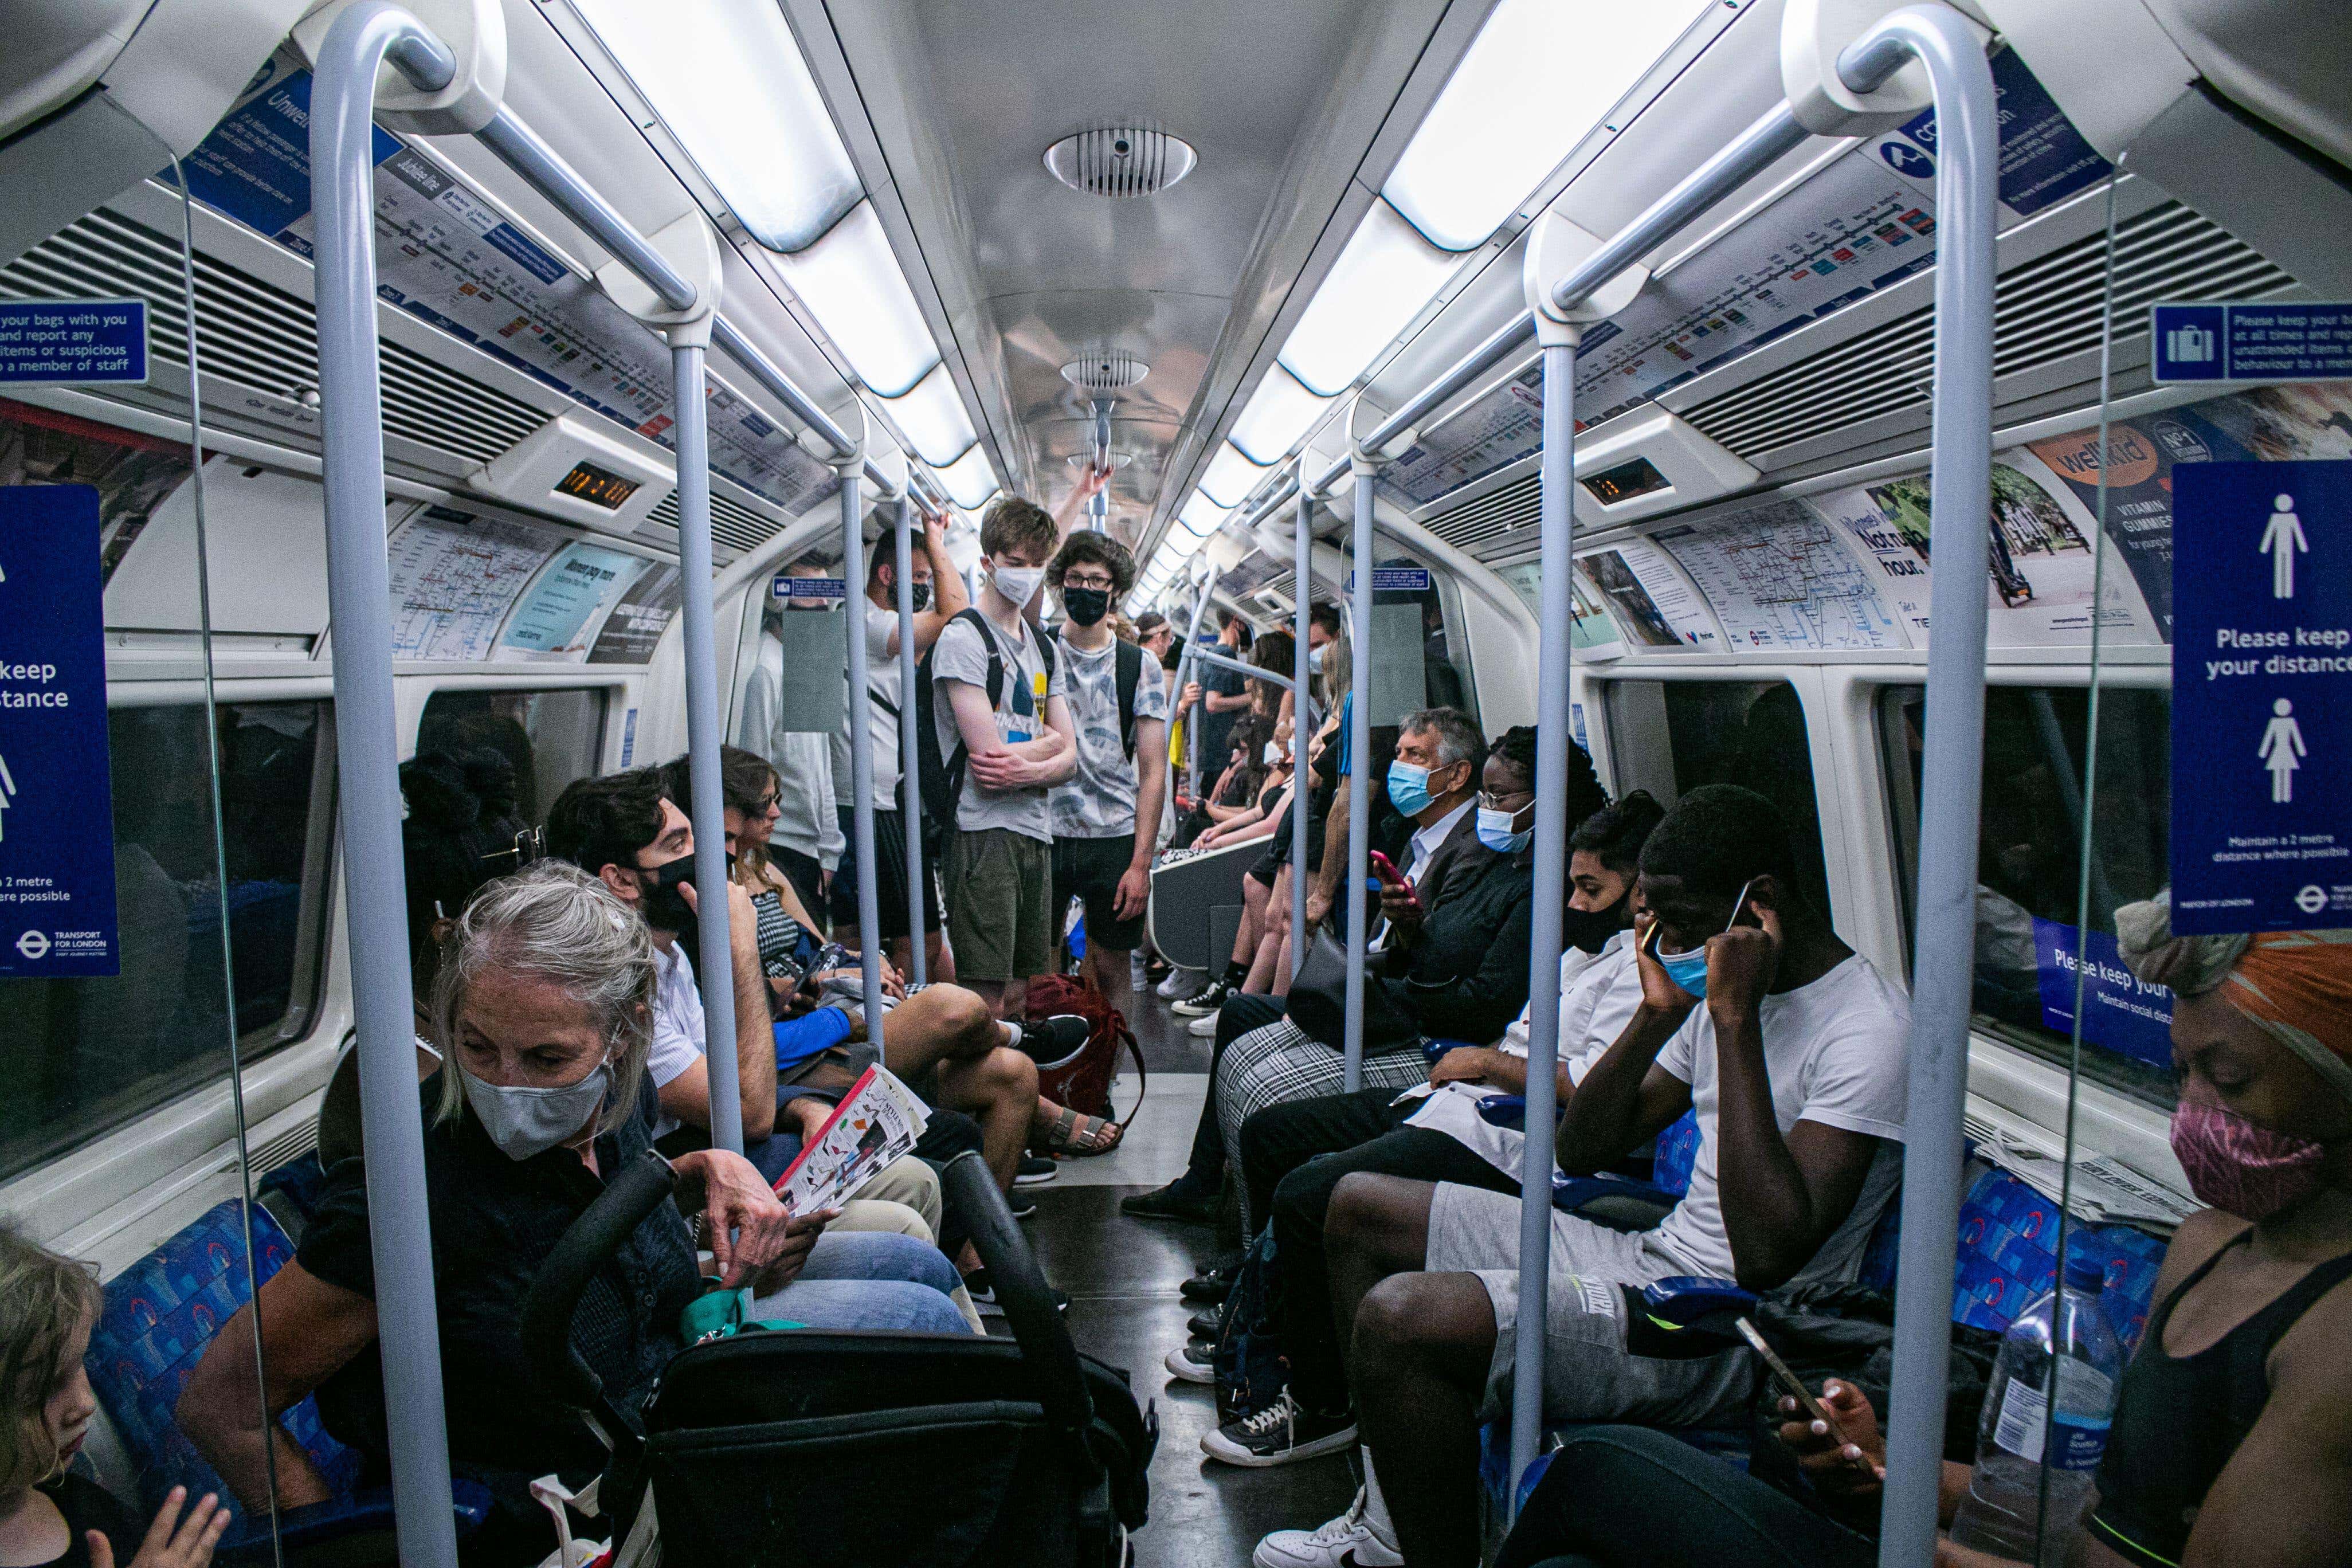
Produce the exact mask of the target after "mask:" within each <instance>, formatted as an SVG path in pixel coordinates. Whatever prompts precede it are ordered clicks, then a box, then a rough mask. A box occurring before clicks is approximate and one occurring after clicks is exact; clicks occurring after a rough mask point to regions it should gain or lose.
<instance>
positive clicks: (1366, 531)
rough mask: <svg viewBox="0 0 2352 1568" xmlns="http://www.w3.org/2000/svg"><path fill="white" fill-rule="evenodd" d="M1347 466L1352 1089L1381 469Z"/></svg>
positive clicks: (1360, 997)
mask: <svg viewBox="0 0 2352 1568" xmlns="http://www.w3.org/2000/svg"><path fill="white" fill-rule="evenodd" d="M1348 467H1349V470H1350V471H1351V472H1352V473H1353V474H1354V475H1355V479H1356V490H1355V497H1354V500H1355V532H1354V536H1353V538H1352V540H1351V546H1352V549H1353V552H1354V555H1355V559H1354V561H1353V562H1352V563H1350V565H1351V567H1352V573H1351V575H1352V578H1353V581H1352V583H1351V584H1350V585H1349V595H1348V599H1349V607H1350V610H1351V611H1352V616H1351V619H1352V620H1353V622H1354V626H1355V632H1354V637H1355V644H1356V646H1355V657H1354V658H1352V659H1350V660H1349V669H1348V674H1349V688H1348V689H1349V709H1350V714H1349V726H1348V759H1349V760H1348V1011H1347V1023H1346V1026H1345V1032H1344V1035H1343V1039H1342V1044H1341V1047H1340V1050H1341V1068H1342V1073H1343V1076H1342V1078H1341V1080H1340V1087H1341V1088H1342V1089H1345V1090H1346V1092H1348V1093H1349V1094H1353V1093H1355V1092H1356V1091H1357V1090H1358V1089H1361V1088H1363V1087H1364V946H1365V943H1366V942H1368V941H1369V940H1370V927H1369V925H1368V924H1367V922H1368V921H1370V916H1371V910H1370V901H1371V900H1370V898H1369V897H1367V895H1366V893H1365V889H1364V882H1365V879H1367V878H1368V877H1370V875H1371V858H1370V856H1371V847H1372V846H1371V833H1372V781H1371V779H1370V774H1369V770H1370V767H1371V759H1372V482H1373V480H1374V479H1376V478H1377V477H1378V476H1379V474H1380V468H1379V467H1378V466H1377V465H1376V464H1375V463H1374V462H1373V460H1372V459H1371V458H1370V457H1368V456H1366V455H1365V454H1364V453H1363V452H1361V451H1358V452H1357V453H1355V454H1354V455H1353V456H1351V457H1350V458H1349V459H1348Z"/></svg>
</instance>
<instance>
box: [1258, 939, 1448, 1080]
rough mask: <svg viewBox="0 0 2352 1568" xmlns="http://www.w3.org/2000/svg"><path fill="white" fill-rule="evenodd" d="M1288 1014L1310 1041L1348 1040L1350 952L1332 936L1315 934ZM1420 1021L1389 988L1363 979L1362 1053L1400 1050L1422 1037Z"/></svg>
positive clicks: (1337, 1045) (1336, 1045)
mask: <svg viewBox="0 0 2352 1568" xmlns="http://www.w3.org/2000/svg"><path fill="white" fill-rule="evenodd" d="M1284 1012H1285V1014H1286V1016H1288V1018H1289V1019H1290V1021H1291V1022H1292V1023H1294V1024H1296V1025H1297V1026H1299V1028H1301V1029H1302V1030H1304V1031H1306V1033H1307V1035H1308V1036H1309V1037H1312V1038H1314V1039H1316V1040H1318V1041H1320V1042H1321V1043H1323V1044H1324V1045H1327V1046H1328V1047H1331V1048H1332V1049H1333V1050H1338V1049H1339V1048H1340V1042H1341V1041H1343V1040H1345V1039H1346V1038H1347V1037H1348V950H1347V949H1346V948H1345V947H1343V946H1341V945H1340V944H1339V942H1336V941H1334V940H1333V939H1332V937H1331V934H1330V932H1328V931H1317V932H1316V933H1315V942H1314V945H1313V946H1311V947H1309V948H1308V949H1307V962H1306V963H1304V964H1303V965H1301V966H1300V968H1299V971H1298V973H1297V975H1296V976H1295V977H1294V978H1293V979H1292V980H1291V982H1290V996H1289V1000H1288V1003H1287V1005H1286V1006H1285V1008H1284ZM1421 1033H1422V1031H1421V1021H1420V1020H1419V1019H1418V1018H1415V1017H1414V1016H1412V1014H1410V1013H1408V1012H1406V1011H1405V1010H1404V1009H1403V1008H1402V1007H1401V1006H1399V1005H1397V1004H1396V1003H1395V1002H1394V1001H1393V1000H1391V998H1390V996H1389V994H1388V990H1387V988H1386V987H1385V986H1381V985H1375V984H1372V980H1371V976H1370V974H1366V975H1365V977H1364V1054H1365V1055H1366V1056H1368V1057H1369V1056H1376V1055H1378V1054H1380V1053H1381V1052H1382V1051H1399V1050H1403V1049H1404V1048H1405V1047H1409V1046H1412V1045H1414V1044H1416V1043H1417V1042H1419V1040H1420V1039H1421Z"/></svg>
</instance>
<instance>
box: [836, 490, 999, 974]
mask: <svg viewBox="0 0 2352 1568" xmlns="http://www.w3.org/2000/svg"><path fill="white" fill-rule="evenodd" d="M947 536H948V520H947V519H946V517H945V516H929V515H927V516H926V517H925V518H924V519H923V547H922V549H920V550H919V551H917V552H915V555H914V566H913V570H912V571H911V573H910V574H909V577H910V579H911V581H912V583H913V585H914V594H913V599H914V605H915V657H916V658H922V657H923V655H925V654H927V653H929V652H930V651H931V645H932V644H933V643H935V642H937V641H939V639H940V632H941V631H942V630H944V629H945V628H946V626H947V624H948V622H950V621H951V620H953V619H954V618H955V617H956V616H958V615H960V614H961V613H962V612H963V610H964V608H965V606H967V605H970V604H971V598H970V597H969V596H968V595H966V594H965V593H964V591H963V577H962V574H960V573H958V572H957V571H956V569H955V563H953V562H952V561H950V560H949V559H948V545H947ZM887 543H888V542H887V540H878V539H877V540H876V541H875V542H874V552H873V554H872V556H871V557H870V558H869V561H868V563H867V565H866V606H865V608H866V688H867V691H868V695H869V696H870V697H871V699H872V701H871V703H870V711H869V712H868V713H867V715H866V723H867V726H868V727H867V730H866V736H867V738H868V740H869V741H870V742H871V743H872V745H873V748H874V884H875V886H874V892H875V900H876V902H877V906H878V910H879V917H880V918H879V921H878V922H877V930H878V931H879V932H880V934H881V936H882V938H883V940H884V941H886V942H888V943H889V953H890V962H891V963H894V964H896V965H898V971H899V973H908V972H909V971H910V970H911V968H912V966H913V963H914V944H913V942H912V941H911V940H910V939H909V938H908V934H907V838H906V826H905V820H906V819H905V818H904V817H902V816H900V815H899V813H900V811H901V810H902V809H913V810H920V809H921V808H922V799H921V795H919V793H918V792H912V791H902V790H900V788H899V787H898V786H899V780H898V763H899V759H900V756H901V754H902V752H901V742H899V739H898V715H899V714H901V713H903V712H905V711H906V709H907V699H906V696H905V694H904V693H902V692H901V691H900V690H899V689H898V560H897V556H896V552H894V551H893V550H891V549H889V548H887ZM855 789H856V786H855V784H853V783H852V782H851V778H850V766H849V718H848V715H847V714H844V715H843V716H842V721H841V729H840V730H839V731H837V732H836V733H835V735H834V737H833V794H834V799H835V802H836V803H837V809H838V810H839V811H840V813H841V835H842V838H843V841H844V842H845V843H848V842H851V841H852V839H853V828H852V824H851V819H852V818H853V817H854V816H856V799H855V793H854V792H855ZM935 869H936V868H933V867H930V866H929V865H928V864H926V866H925V868H924V873H923V955H924V960H925V965H924V973H926V974H928V975H929V977H930V978H931V979H933V980H953V979H954V978H955V977H956V974H955V955H954V954H953V953H952V952H950V951H948V949H947V946H946V944H945V943H944V942H941V940H940V902H939V891H938V887H939V885H938V883H937V882H935V881H934V880H933V879H932V873H933V871H934V870H935ZM833 929H834V930H835V931H840V932H850V931H856V929H857V857H856V855H854V854H844V855H843V856H842V858H841V868H840V869H839V870H837V871H835V873H834V876H833Z"/></svg>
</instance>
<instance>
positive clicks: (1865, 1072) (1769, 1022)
mask: <svg viewBox="0 0 2352 1568" xmlns="http://www.w3.org/2000/svg"><path fill="white" fill-rule="evenodd" d="M1757 1016H1758V1019H1759V1023H1760V1024H1761V1026H1762V1029H1763V1036H1764V1070H1765V1074H1766V1076H1767V1077H1768V1078H1769V1079H1770V1081H1771V1084H1772V1120H1773V1121H1774V1122H1775V1123H1777V1124H1778V1125H1779V1127H1780V1131H1781V1133H1782V1134H1783V1135H1784V1136H1785V1135H1786V1134H1787V1132H1788V1131H1789V1129H1790V1128H1791V1127H1794V1126H1795V1125H1796V1124H1797V1123H1798V1122H1800V1121H1818V1122H1820V1123H1821V1124H1822V1125H1823V1126H1825V1127H1837V1128H1843V1129H1844V1130H1845V1131H1849V1132H1866V1133H1869V1134H1870V1135H1871V1136H1873V1137H1874V1138H1883V1139H1885V1140H1886V1142H1885V1143H1883V1144H1881V1145H1880V1147H1879V1151H1878V1158H1877V1159H1876V1161H1875V1162H1874V1163H1873V1164H1872V1165H1871V1168H1870V1174H1869V1175H1868V1176H1867V1177H1865V1178H1864V1181H1863V1184H1862V1192H1861V1194H1860V1195H1859V1196H1857V1197H1856V1198H1855V1199H1854V1205H1853V1212H1852V1213H1851V1214H1849V1215H1847V1216H1846V1220H1845V1223H1844V1224H1843V1225H1842V1226H1839V1227H1838V1228H1837V1230H1836V1231H1835V1232H1834V1233H1832V1235H1831V1237H1830V1238H1829V1240H1827V1241H1825V1242H1823V1243H1822V1249H1821V1250H1820V1251H1819V1252H1817V1253H1815V1254H1814V1255H1813V1258H1812V1261H1811V1262H1810V1263H1808V1264H1806V1265H1805V1266H1804V1268H1801V1269H1799V1270H1798V1271H1797V1274H1796V1277H1795V1278H1794V1279H1790V1281H1789V1284H1790V1286H1797V1285H1805V1284H1811V1283H1813V1282H1815V1281H1818V1280H1838V1279H1853V1273H1854V1269H1855V1268H1856V1267H1857V1266H1858V1265H1859V1264H1860V1263H1861V1261H1862V1249H1863V1246H1864V1243H1865V1242H1867V1241H1868V1240H1869V1239H1870V1231H1871V1227H1872V1226H1874V1225H1876V1224H1877V1223H1878V1216H1879V1214H1880V1212H1881V1211H1882V1210H1883V1209H1885V1206H1886V1200H1887V1199H1888V1197H1890V1196H1891V1195H1892V1194H1894V1191H1895V1184H1896V1183H1897V1182H1898V1181H1899V1180H1900V1179H1901V1177H1902V1173H1903V1151H1902V1149H1901V1147H1900V1145H1901V1143H1902V1141H1903V1123H1904V1116H1905V1106H1906V1095H1907V1093H1908V1089H1909V1077H1910V1075H1909V1068H1910V1063H1909V1058H1908V1056H1907V1054H1906V1051H1907V1047H1908V1044H1909V1038H1910V1032H1911V1002H1910V998H1909V997H1907V996H1906V995H1905V994H1903V990H1902V988H1901V987H1900V986H1897V985H1895V984H1892V983H1891V982H1889V981H1888V980H1887V979H1886V977H1885V976H1884V975H1882V974H1880V973H1878V971H1877V970H1876V969H1874V968H1873V967H1872V966H1871V963H1870V961H1869V960H1868V959H1866V958H1864V957H1863V956H1862V955H1861V954H1860V953H1856V954H1854V955H1853V957H1851V958H1849V959H1847V960H1846V961H1845V962H1844V963H1841V964H1839V965H1838V966H1837V967H1836V968H1835V969H1832V970H1831V971H1830V972H1829V973H1827V974H1824V975H1822V977H1821V978H1820V979H1819V980H1816V981H1814V982H1813V983H1812V984H1810V985H1802V986H1800V987H1798V988H1797V989H1796V990H1794V991H1790V992H1786V993H1784V994H1780V995H1777V996H1767V997H1765V998H1764V1000H1763V1002H1762V1004H1761V1005H1759V1007H1758V1008H1757ZM1658 1065H1659V1066H1660V1067H1662V1068H1664V1069H1665V1070H1666V1071H1668V1072H1670V1073H1672V1074H1674V1075H1675V1077H1676V1078H1678V1079H1682V1080H1683V1081H1684V1082H1685V1083H1687V1084H1689V1085H1690V1086H1691V1104H1692V1106H1693V1108H1694V1109H1695V1110H1696V1111H1697V1112H1698V1127H1699V1146H1698V1155H1697V1158H1696V1160H1695V1161H1694V1162H1693V1163H1692V1165H1691V1182H1690V1190H1689V1191H1688V1192H1686V1193H1685V1194H1683V1201H1682V1202H1681V1203H1679V1204H1676V1205H1675V1208H1674V1212H1673V1213H1671V1214H1669V1215H1666V1217H1665V1222H1664V1224H1662V1225H1660V1226H1658V1228H1657V1229H1656V1230H1654V1231H1653V1232H1651V1233H1650V1245H1651V1246H1652V1247H1654V1248H1656V1249H1657V1250H1659V1251H1661V1252H1664V1254H1665V1255H1666V1256H1667V1257H1669V1258H1673V1259H1674V1260H1675V1263H1676V1264H1678V1265H1680V1266H1681V1267H1682V1268H1684V1269H1685V1271H1686V1272H1688V1273H1692V1274H1704V1275H1712V1276H1715V1277H1717V1278H1719V1279H1730V1278H1731V1277H1732V1260H1731V1237H1730V1236H1729V1235H1728V1234H1727V1232H1726V1231H1725V1229H1724V1224H1723V1196H1722V1194H1721V1192H1720V1191H1719V1190H1718V1187H1717V1174H1716V1160H1717V1150H1718V1147H1719V1141H1718V1140H1717V1135H1716V1118H1717V1106H1718V1104H1719V1102H1720V1094H1721V1084H1720V1079H1719V1075H1718V1072H1717V1066H1718V1064H1717V1058H1716V1039H1715V1021H1714V1019H1713V1018H1711V1017H1710V1016H1708V1014H1707V1010H1706V1007H1705V1006H1704V1005H1701V1006H1699V1007H1698V1008H1696V1009H1695V1010H1694V1011H1693V1012H1692V1013H1691V1016H1689V1017H1688V1018H1687V1019H1685V1021H1684V1023H1683V1026H1682V1027H1681V1028H1679V1029H1677V1030H1675V1037H1674V1038H1673V1039H1671V1040H1668V1041H1667V1042H1666V1046H1665V1048H1664V1050H1662V1051H1660V1052H1659V1053H1658Z"/></svg>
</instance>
